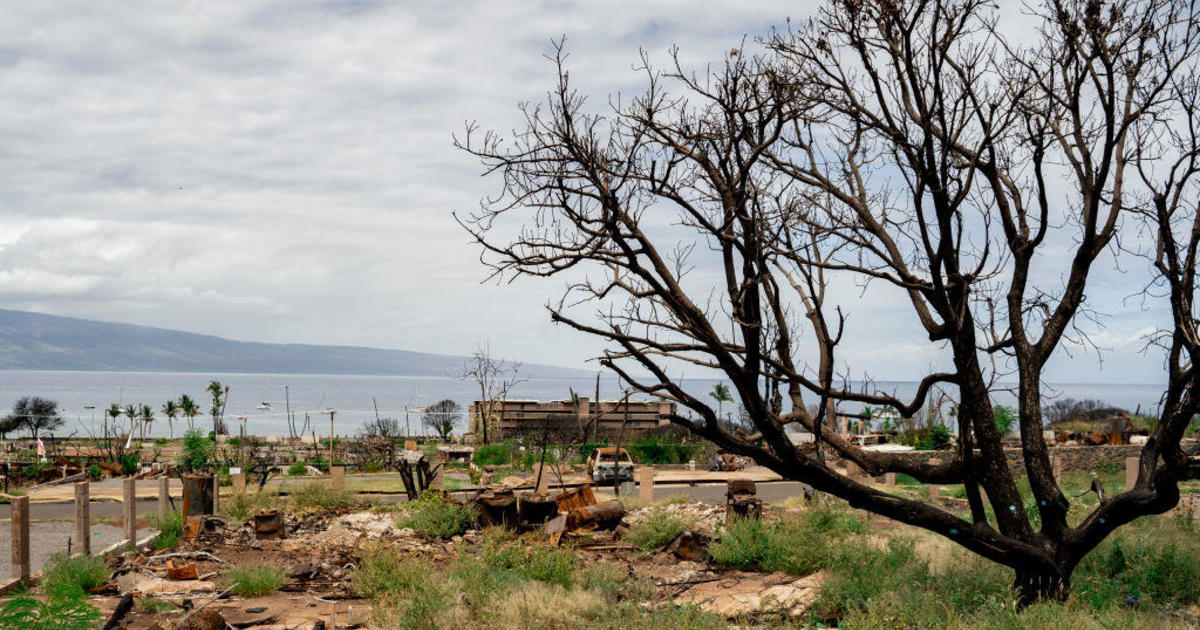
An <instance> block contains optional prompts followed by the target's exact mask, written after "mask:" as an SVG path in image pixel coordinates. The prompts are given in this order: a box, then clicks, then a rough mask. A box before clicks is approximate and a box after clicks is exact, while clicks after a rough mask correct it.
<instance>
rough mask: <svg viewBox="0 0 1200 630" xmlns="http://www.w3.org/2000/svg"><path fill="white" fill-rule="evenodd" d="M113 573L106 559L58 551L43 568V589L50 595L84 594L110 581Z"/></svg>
mask: <svg viewBox="0 0 1200 630" xmlns="http://www.w3.org/2000/svg"><path fill="white" fill-rule="evenodd" d="M110 575H112V571H110V570H109V568H108V565H107V564H105V563H104V560H103V559H101V558H98V557H96V556H84V555H77V556H72V555H68V554H66V553H65V552H60V553H56V554H54V555H53V556H51V557H50V563H49V564H47V565H46V566H45V568H43V569H42V591H43V592H45V593H47V594H49V595H57V596H73V595H82V594H83V593H86V592H88V591H91V590H93V589H95V588H97V587H99V586H103V585H104V583H105V582H107V581H108V576H110Z"/></svg>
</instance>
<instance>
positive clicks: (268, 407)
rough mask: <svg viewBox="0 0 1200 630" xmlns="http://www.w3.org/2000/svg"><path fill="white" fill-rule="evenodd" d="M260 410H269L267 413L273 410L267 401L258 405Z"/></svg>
mask: <svg viewBox="0 0 1200 630" xmlns="http://www.w3.org/2000/svg"><path fill="white" fill-rule="evenodd" d="M258 409H265V410H267V411H270V410H271V403H269V402H267V401H265V400H264V401H262V402H260V403H258Z"/></svg>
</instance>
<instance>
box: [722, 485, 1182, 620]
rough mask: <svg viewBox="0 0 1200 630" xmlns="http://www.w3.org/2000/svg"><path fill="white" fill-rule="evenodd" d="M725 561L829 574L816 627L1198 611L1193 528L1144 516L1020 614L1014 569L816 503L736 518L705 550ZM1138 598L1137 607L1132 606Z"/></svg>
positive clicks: (1162, 616) (1145, 616) (1158, 616)
mask: <svg viewBox="0 0 1200 630" xmlns="http://www.w3.org/2000/svg"><path fill="white" fill-rule="evenodd" d="M709 550H710V552H711V553H712V555H713V557H714V559H715V560H716V561H718V562H721V563H724V564H728V565H734V566H743V567H752V568H760V569H763V570H768V571H786V572H789V573H793V574H798V575H799V574H805V573H810V572H813V571H816V570H824V571H825V573H826V577H825V579H824V580H823V582H822V585H821V588H820V592H819V594H818V598H817V601H816V603H815V605H814V608H813V613H812V614H813V618H812V619H810V620H809V621H810V622H811V623H812V624H813V625H818V626H822V625H823V624H827V623H829V622H830V621H836V624H837V626H838V627H846V628H856V629H866V630H893V629H895V628H937V629H941V628H956V629H957V628H998V629H999V628H1046V629H1050V628H1150V627H1153V628H1174V627H1186V624H1185V622H1184V621H1183V620H1181V619H1179V618H1176V617H1172V616H1170V615H1168V614H1167V613H1166V612H1164V611H1166V610H1170V609H1182V608H1186V607H1189V606H1193V605H1195V604H1196V603H1197V602H1200V546H1198V545H1197V544H1196V532H1195V531H1194V529H1193V528H1192V526H1191V524H1190V523H1181V522H1179V521H1177V520H1175V519H1171V518H1167V517H1147V518H1143V519H1140V520H1138V521H1136V522H1135V523H1133V524H1131V525H1129V526H1126V527H1124V528H1122V529H1121V530H1119V531H1118V532H1117V535H1116V536H1114V537H1113V538H1112V539H1110V540H1108V541H1106V542H1104V543H1102V544H1101V545H1100V546H1099V547H1098V548H1097V549H1095V550H1094V551H1093V552H1092V553H1091V554H1090V555H1088V556H1087V557H1086V558H1084V560H1083V562H1082V563H1081V564H1080V565H1079V567H1078V568H1077V569H1076V571H1075V574H1074V575H1073V576H1072V592H1071V596H1070V597H1069V598H1068V600H1067V601H1066V602H1064V603H1040V604H1037V605H1035V606H1031V607H1028V608H1026V609H1023V610H1018V609H1017V606H1016V598H1015V594H1014V593H1013V591H1012V589H1011V586H1012V581H1013V572H1012V571H1011V570H1010V569H1007V568H1005V567H1002V566H1000V565H997V564H994V563H991V562H988V561H986V560H983V559H982V558H979V557H977V556H974V555H971V554H969V553H966V552H964V551H963V550H961V549H959V548H958V547H956V546H955V545H953V544H952V543H949V542H948V541H945V540H944V539H942V538H940V537H938V536H935V535H933V534H930V533H928V532H923V531H920V530H916V529H909V528H904V529H901V530H889V531H887V532H886V534H884V535H881V534H879V533H872V532H871V531H870V529H869V527H868V524H867V522H865V521H864V520H863V519H862V518H861V517H859V516H858V515H857V514H856V513H855V512H853V511H851V510H849V509H848V508H846V507H845V506H844V505H842V504H839V503H833V502H822V503H817V504H815V505H814V506H813V508H811V509H810V510H806V511H804V512H801V513H799V514H798V515H796V516H788V517H785V518H781V519H780V520H776V521H774V522H769V521H768V522H755V521H737V522H735V523H734V524H732V525H731V526H730V527H728V528H727V529H726V531H725V533H724V535H723V536H722V537H721V539H720V540H718V541H717V542H715V543H714V544H713V545H711V546H710V548H709ZM1130 597H1132V598H1137V601H1138V602H1139V605H1138V607H1137V608H1131V607H1129V606H1127V605H1126V601H1127V598H1130Z"/></svg>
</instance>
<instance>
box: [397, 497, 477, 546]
mask: <svg viewBox="0 0 1200 630" xmlns="http://www.w3.org/2000/svg"><path fill="white" fill-rule="evenodd" d="M475 518H476V514H475V510H474V508H472V507H469V506H464V505H459V504H458V503H455V502H453V501H451V500H450V499H448V498H446V497H445V496H444V495H442V494H440V493H437V492H426V493H425V494H424V495H422V496H421V498H419V499H417V500H416V501H413V502H412V503H411V504H410V505H409V509H408V514H407V515H406V516H404V517H403V518H401V519H400V521H399V523H398V524H399V526H400V527H411V528H412V529H414V530H416V532H417V533H418V534H421V535H422V536H426V537H429V538H450V537H452V536H458V535H459V534H462V533H463V532H465V531H467V529H468V528H470V527H471V524H472V523H474V522H475Z"/></svg>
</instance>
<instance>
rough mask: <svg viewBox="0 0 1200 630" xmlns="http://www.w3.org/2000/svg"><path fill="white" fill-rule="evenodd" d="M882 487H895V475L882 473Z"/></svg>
mask: <svg viewBox="0 0 1200 630" xmlns="http://www.w3.org/2000/svg"><path fill="white" fill-rule="evenodd" d="M883 485H885V486H887V487H889V488H891V487H894V486H895V485H896V473H894V472H890V473H883Z"/></svg>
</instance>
